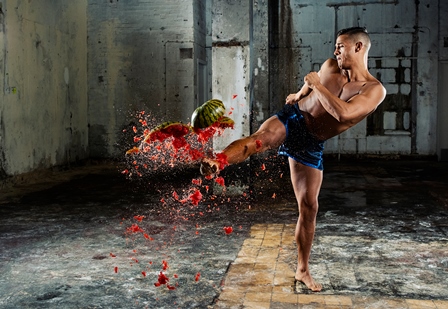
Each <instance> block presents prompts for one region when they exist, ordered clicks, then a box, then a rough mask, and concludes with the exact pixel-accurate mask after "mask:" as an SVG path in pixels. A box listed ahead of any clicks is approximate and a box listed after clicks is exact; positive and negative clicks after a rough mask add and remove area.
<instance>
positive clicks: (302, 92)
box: [286, 84, 313, 104]
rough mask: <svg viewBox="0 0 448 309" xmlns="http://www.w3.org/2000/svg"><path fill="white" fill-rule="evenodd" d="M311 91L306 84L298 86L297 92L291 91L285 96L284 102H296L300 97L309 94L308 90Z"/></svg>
mask: <svg viewBox="0 0 448 309" xmlns="http://www.w3.org/2000/svg"><path fill="white" fill-rule="evenodd" d="M311 91H313V89H311V88H310V87H308V85H307V84H304V85H303V86H302V88H300V90H299V92H297V93H291V94H290V95H288V96H287V97H286V104H296V103H297V102H299V101H300V100H301V99H303V98H304V97H306V96H307V95H309V94H310V92H311Z"/></svg>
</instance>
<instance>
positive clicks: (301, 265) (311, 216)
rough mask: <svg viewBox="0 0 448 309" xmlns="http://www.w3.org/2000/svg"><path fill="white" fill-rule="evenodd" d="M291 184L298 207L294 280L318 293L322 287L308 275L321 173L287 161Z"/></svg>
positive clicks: (292, 161) (291, 160) (290, 160)
mask: <svg viewBox="0 0 448 309" xmlns="http://www.w3.org/2000/svg"><path fill="white" fill-rule="evenodd" d="M289 165H290V170H291V182H292V185H293V188H294V193H295V196H296V199H297V203H298V206H299V218H298V220H297V225H296V230H295V239H296V243H297V252H298V254H297V270H296V274H295V279H296V280H297V281H301V282H303V283H304V284H305V285H306V286H307V287H308V288H309V289H310V290H312V291H314V292H318V291H320V290H322V285H321V284H319V283H317V282H315V281H314V279H313V277H312V276H311V274H310V270H309V265H308V262H309V259H310V254H311V246H312V244H313V239H314V231H315V229H316V217H317V211H318V208H319V205H318V195H319V191H320V187H321V185H322V179H323V173H322V171H320V170H318V169H315V168H312V167H308V166H305V165H303V164H301V163H298V162H296V161H294V160H293V159H291V158H290V159H289Z"/></svg>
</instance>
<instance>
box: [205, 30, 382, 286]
mask: <svg viewBox="0 0 448 309" xmlns="http://www.w3.org/2000/svg"><path fill="white" fill-rule="evenodd" d="M369 48H370V38H369V35H368V34H367V31H366V30H365V28H360V27H354V28H348V29H343V30H341V31H339V32H338V35H337V39H336V44H335V51H334V55H335V56H336V59H328V60H327V61H325V62H324V63H323V64H322V67H321V69H320V71H319V72H318V73H316V72H311V73H309V74H308V75H306V76H305V78H304V85H303V87H302V88H301V89H300V91H299V92H297V93H294V94H290V95H288V97H287V98H286V104H285V106H284V108H283V109H282V110H281V111H280V112H279V113H278V114H277V115H275V116H272V117H271V118H269V119H268V120H266V121H265V122H264V123H263V124H262V125H261V127H260V128H259V130H258V131H257V132H256V133H254V134H252V135H251V136H249V137H245V138H242V139H239V140H237V141H234V142H232V143H231V144H230V145H229V146H228V147H227V148H225V149H224V150H223V152H222V153H223V154H224V155H225V156H226V157H227V162H228V163H229V164H235V163H239V162H243V161H244V160H245V159H247V158H248V157H249V156H250V155H252V154H255V153H259V152H263V151H266V150H268V149H272V148H277V147H280V148H279V154H281V155H286V156H288V157H289V158H288V160H289V165H290V171H291V182H292V185H293V188H294V193H295V196H296V199H297V203H298V207H299V218H298V220H297V225H296V229H295V240H296V243H297V250H298V259H297V270H296V274H295V279H296V281H300V282H302V283H304V284H305V285H306V286H307V287H308V288H309V289H311V290H312V291H316V292H317V291H320V290H321V289H322V285H321V284H319V283H317V282H316V281H314V279H313V277H312V276H311V274H310V271H309V266H308V261H309V258H310V253H311V245H312V242H313V239H314V231H315V227H316V216H317V211H318V195H319V191H320V188H321V184H322V178H323V165H322V151H323V145H324V141H325V140H327V139H329V138H331V137H333V136H336V135H338V134H340V133H342V132H344V131H345V130H347V129H349V128H350V127H352V126H354V125H355V124H357V123H358V122H360V121H361V120H363V119H364V118H365V117H367V116H368V115H370V114H371V113H372V112H374V111H375V109H376V108H377V106H378V105H379V104H381V102H382V101H383V100H384V98H385V96H386V90H385V89H384V87H383V86H382V85H381V83H380V82H379V81H378V80H377V79H375V78H374V77H373V76H372V75H371V74H370V73H369V71H368V67H367V56H368V51H369ZM225 156H224V157H225ZM220 164H221V166H220ZM220 167H221V168H222V167H223V165H222V160H221V161H219V160H214V159H209V158H208V159H205V160H204V161H203V162H202V164H201V172H202V173H203V174H205V175H210V174H213V173H218V172H219V169H220Z"/></svg>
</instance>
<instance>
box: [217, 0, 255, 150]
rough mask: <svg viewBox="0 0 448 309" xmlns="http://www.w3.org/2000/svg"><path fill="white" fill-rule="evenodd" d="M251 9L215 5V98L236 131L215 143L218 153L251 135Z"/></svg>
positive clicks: (244, 5)
mask: <svg viewBox="0 0 448 309" xmlns="http://www.w3.org/2000/svg"><path fill="white" fill-rule="evenodd" d="M248 16H250V5H249V2H248V1H243V0H241V1H215V2H214V3H213V19H212V41H213V42H212V46H213V47H212V57H213V58H212V59H213V60H212V74H213V76H212V87H213V97H214V98H217V99H221V100H222V101H223V102H224V104H225V106H226V108H227V113H228V114H229V113H231V114H230V115H229V116H230V117H231V118H232V119H233V120H234V121H235V129H234V130H226V132H225V134H224V135H223V136H219V137H217V138H215V139H214V143H213V147H214V149H215V150H216V151H220V150H222V149H224V148H225V147H226V146H227V145H228V144H229V143H230V142H232V141H234V140H235V139H236V138H239V137H242V136H248V135H249V134H250V76H251V74H250V61H251V58H250V55H251V51H250V50H251V48H250V45H249V40H250V20H251V19H250V18H248Z"/></svg>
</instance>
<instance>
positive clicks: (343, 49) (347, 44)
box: [334, 27, 371, 68]
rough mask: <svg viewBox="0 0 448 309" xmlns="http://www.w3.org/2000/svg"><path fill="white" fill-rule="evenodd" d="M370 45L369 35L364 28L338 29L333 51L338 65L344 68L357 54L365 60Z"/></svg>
mask: <svg viewBox="0 0 448 309" xmlns="http://www.w3.org/2000/svg"><path fill="white" fill-rule="evenodd" d="M370 45H371V43H370V37H369V34H368V33H367V30H366V28H364V27H352V28H346V29H342V30H340V31H339V32H338V33H337V38H336V44H335V51H334V55H335V56H336V59H337V60H338V64H339V66H340V67H341V68H346V67H347V66H349V65H350V63H351V61H352V60H353V58H354V57H356V55H357V54H358V55H360V56H361V57H360V58H361V59H363V61H364V60H365V61H367V54H368V52H369V49H370Z"/></svg>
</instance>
